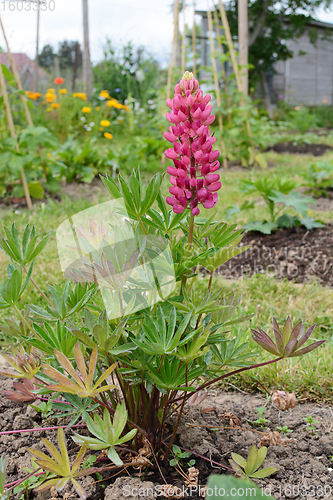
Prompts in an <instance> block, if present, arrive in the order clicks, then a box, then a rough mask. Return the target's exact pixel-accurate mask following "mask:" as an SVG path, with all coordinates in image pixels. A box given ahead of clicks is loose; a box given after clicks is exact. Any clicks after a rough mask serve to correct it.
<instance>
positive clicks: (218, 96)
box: [207, 0, 228, 169]
mask: <svg viewBox="0 0 333 500" xmlns="http://www.w3.org/2000/svg"><path fill="white" fill-rule="evenodd" d="M207 17H208V27H209V39H210V52H211V57H212V66H213V74H214V83H215V92H216V103H217V106H218V108H219V111H218V120H219V129H220V132H221V149H222V155H223V168H224V169H227V168H228V160H227V152H226V148H225V142H224V137H223V116H222V112H221V110H220V108H221V94H220V85H219V77H218V73H217V64H216V58H215V47H214V39H213V22H212V14H211V11H210V2H209V0H207Z"/></svg>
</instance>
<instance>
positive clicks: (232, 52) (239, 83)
mask: <svg viewBox="0 0 333 500" xmlns="http://www.w3.org/2000/svg"><path fill="white" fill-rule="evenodd" d="M219 7H220V13H221V18H222V24H223V28H224V32H225V37H226V40H227V44H228V48H229V53H230V58H231V63H232V67H233V70H234V73H235V78H236V84H237V89H238V92H239V94H240V103H241V106H244V104H245V100H244V94H243V87H242V81H241V77H240V74H239V68H238V63H237V60H236V54H235V49H234V44H233V41H232V37H231V33H230V26H229V22H228V18H227V13H226V11H225V8H224V5H223V3H222V0H219ZM244 118H245V123H246V129H247V134H248V136H249V139H250V141H251V149H252V154H253V158H255V149H254V142H253V134H252V129H251V124H250V122H249V120H248V116H247V112H245V113H244Z"/></svg>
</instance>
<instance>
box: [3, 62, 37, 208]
mask: <svg viewBox="0 0 333 500" xmlns="http://www.w3.org/2000/svg"><path fill="white" fill-rule="evenodd" d="M0 88H1V93H2V95H3V100H4V103H5V106H6V116H7V123H8V126H9V130H10V135H11V136H12V138H13V139H15V149H16V151H19V145H18V142H17V136H16V132H15V127H14V122H13V117H12V113H11V109H10V104H9V99H8V94H7V89H6V83H5V78H4V76H3V72H2V67H1V65H0ZM21 179H22V185H23V189H24V194H25V199H26V202H27V207H28V208H29V210H31V209H32V203H31V198H30V193H29V188H28V184H27V179H26V177H25V173H24V169H23V168H22V170H21Z"/></svg>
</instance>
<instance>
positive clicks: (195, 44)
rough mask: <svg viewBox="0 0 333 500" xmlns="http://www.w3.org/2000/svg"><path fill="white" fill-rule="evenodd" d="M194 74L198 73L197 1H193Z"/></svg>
mask: <svg viewBox="0 0 333 500" xmlns="http://www.w3.org/2000/svg"><path fill="white" fill-rule="evenodd" d="M192 52H193V74H194V75H195V74H196V72H197V30H196V25H195V0H193V28H192Z"/></svg>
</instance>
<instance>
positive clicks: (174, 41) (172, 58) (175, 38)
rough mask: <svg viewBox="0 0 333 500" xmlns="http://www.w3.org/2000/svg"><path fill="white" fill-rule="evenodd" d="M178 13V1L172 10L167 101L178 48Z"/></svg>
mask: <svg viewBox="0 0 333 500" xmlns="http://www.w3.org/2000/svg"><path fill="white" fill-rule="evenodd" d="M178 12H179V0H175V3H174V10H173V26H174V27H173V39H172V47H171V54H170V63H169V70H168V82H167V93H166V98H167V99H169V97H170V94H171V83H172V70H173V68H174V65H175V61H177V46H178Z"/></svg>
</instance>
